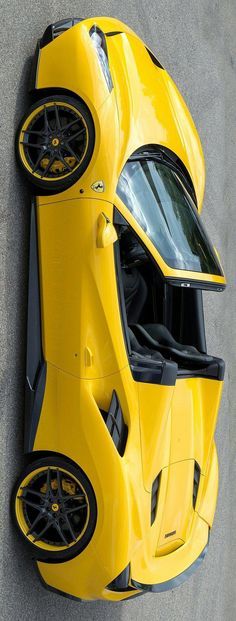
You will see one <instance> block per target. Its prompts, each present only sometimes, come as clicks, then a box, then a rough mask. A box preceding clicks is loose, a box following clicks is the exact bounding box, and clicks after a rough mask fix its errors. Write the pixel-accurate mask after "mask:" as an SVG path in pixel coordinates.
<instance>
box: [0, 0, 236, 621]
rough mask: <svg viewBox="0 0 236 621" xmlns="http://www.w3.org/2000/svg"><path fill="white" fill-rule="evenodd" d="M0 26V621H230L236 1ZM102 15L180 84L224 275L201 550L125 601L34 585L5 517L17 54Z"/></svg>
mask: <svg viewBox="0 0 236 621" xmlns="http://www.w3.org/2000/svg"><path fill="white" fill-rule="evenodd" d="M0 5H1V14H0V25H1V31H2V32H1V37H0V48H1V49H0V52H1V53H0V59H1V61H0V87H1V88H0V97H1V113H0V126H1V127H0V136H1V138H0V151H1V166H0V176H1V180H0V188H1V230H0V252H1V307H0V310H1V319H0V326H1V344H0V351H1V427H0V459H1V469H0V511H1V519H0V529H1V549H0V567H1V574H0V600H1V604H0V619H1V620H4V621H8V620H9V621H10V620H11V621H12V620H13V619H14V621H36V620H37V621H41V620H42V621H45V620H46V621H49V620H51V619H52V620H53V621H55V619H56V620H57V621H62V620H63V621H64V619H65V618H66V619H68V621H73V620H75V619H76V621H78V620H79V621H88V620H89V621H93V620H94V621H95V620H96V621H107V620H108V619H109V620H110V619H111V620H114V621H126V620H129V621H132V619H135V621H139V620H141V619H142V620H145V619H148V620H149V621H153V620H154V619H155V620H156V621H200V620H201V621H202V619H204V621H212V619H214V621H223V619H224V621H234V620H235V618H236V537H235V531H236V518H235V514H236V501H235V495H236V494H235V480H236V462H235V460H236V457H235V456H236V450H235V449H236V447H235V442H236V425H235V419H236V408H235V381H236V356H235V351H236V328H235V322H236V292H235V264H236V235H235V231H236V147H235V140H236V103H235V102H236V37H235V29H236V2H235V0H149V1H146V2H145V1H144V0H119V2H118V1H115V0H101V1H98V2H96V1H94V2H89V1H85V0H81V1H77V2H76V1H74V0H65V1H64V2H62V3H60V2H58V0H57V1H56V0H41V1H40V2H38V1H37V0H36V1H35V2H32V1H31V0H21V1H20V2H18V1H17V0H8V2H5V1H4V2H2V1H1V3H0ZM88 15H113V16H115V17H118V18H120V19H121V20H123V21H125V22H127V23H128V24H129V25H130V26H131V27H132V28H133V29H134V30H136V31H137V32H138V33H139V35H140V36H141V37H142V38H143V39H144V40H145V41H146V43H147V44H148V45H149V47H151V48H152V49H153V51H154V52H155V53H156V54H157V56H158V58H159V59H160V61H161V62H162V63H163V64H164V65H165V67H166V68H167V69H168V71H169V72H170V74H171V75H172V77H173V78H174V79H175V81H176V82H177V84H178V86H179V88H180V90H181V92H182V93H183V95H184V97H185V99H186V101H187V103H188V105H189V107H190V110H191V112H192V115H193V118H194V120H195V123H196V125H197V128H198V131H199V133H200V136H201V139H202V143H203V148H204V153H205V159H206V168H207V185H206V195H205V208H204V215H203V219H204V221H205V223H206V225H207V227H208V229H209V232H210V234H211V237H212V239H213V242H214V243H215V245H216V246H217V248H218V250H219V252H220V254H221V257H222V260H223V264H224V267H225V270H226V273H227V277H228V282H229V286H228V289H227V291H226V292H225V293H206V294H204V300H205V309H206V325H207V337H208V349H209V352H210V353H213V354H215V355H221V356H222V357H223V358H225V360H226V362H227V371H226V383H225V390H224V397H223V402H222V407H221V411H220V416H219V423H218V428H217V444H218V450H219V460H220V492H219V500H218V507H217V513H216V518H215V523H214V528H213V530H212V535H211V543H210V549H209V552H208V555H207V557H206V559H205V561H204V563H203V564H202V566H201V567H200V569H199V570H198V571H197V573H196V574H194V575H193V576H192V577H191V578H190V579H189V580H188V581H187V582H186V583H185V584H183V585H182V586H181V587H179V588H177V589H176V590H173V591H169V592H168V593H163V594H159V595H149V594H148V595H145V596H144V597H140V598H138V599H137V600H134V601H133V602H130V601H129V602H127V603H124V604H110V603H104V602H93V603H85V604H80V603H77V602H74V601H70V600H67V599H64V598H62V597H59V596H58V595H55V594H53V593H49V592H47V591H45V590H44V589H43V588H42V587H41V585H40V583H39V581H38V579H37V577H36V575H35V574H34V571H33V568H32V564H31V562H30V560H29V559H28V558H27V556H26V554H25V548H24V546H23V545H22V544H21V542H20V541H19V540H18V537H17V535H16V533H15V530H14V528H13V527H12V524H11V520H10V516H9V490H10V488H11V486H12V483H13V481H14V480H15V478H16V476H17V474H18V473H19V472H20V469H21V466H22V448H23V408H24V405H23V403H24V364H25V337H26V295H27V256H28V234H29V210H28V204H29V200H28V196H27V193H26V188H25V186H24V182H23V180H22V179H21V177H20V175H19V173H18V170H17V169H16V163H15V158H14V146H13V141H14V133H15V128H16V124H17V123H18V121H19V119H20V117H21V115H22V113H23V112H24V111H25V109H26V105H27V97H26V91H27V80H28V74H29V61H28V57H29V56H30V55H32V53H33V52H34V47H35V43H36V40H37V38H38V37H39V36H41V34H42V32H43V31H44V29H45V27H46V25H47V24H48V23H50V22H52V21H56V20H58V19H62V18H63V17H69V16H78V17H81V16H82V17H85V16H88Z"/></svg>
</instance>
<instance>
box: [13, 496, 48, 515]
mask: <svg viewBox="0 0 236 621" xmlns="http://www.w3.org/2000/svg"><path fill="white" fill-rule="evenodd" d="M17 498H18V499H19V500H22V502H24V503H25V504H26V505H29V507H33V509H37V511H40V512H42V511H43V507H40V505H36V503H35V502H32V501H31V500H28V498H24V496H17Z"/></svg>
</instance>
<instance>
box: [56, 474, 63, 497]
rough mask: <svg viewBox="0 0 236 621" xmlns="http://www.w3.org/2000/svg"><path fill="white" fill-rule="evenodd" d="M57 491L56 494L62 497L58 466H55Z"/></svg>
mask: <svg viewBox="0 0 236 621" xmlns="http://www.w3.org/2000/svg"><path fill="white" fill-rule="evenodd" d="M57 493H58V496H59V497H60V498H62V488H61V477H60V471H59V469H58V468H57Z"/></svg>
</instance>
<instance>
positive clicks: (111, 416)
mask: <svg viewBox="0 0 236 621" xmlns="http://www.w3.org/2000/svg"><path fill="white" fill-rule="evenodd" d="M101 414H102V416H103V418H104V421H105V423H106V426H107V429H108V431H109V433H110V435H111V437H112V440H113V442H114V444H115V446H116V448H117V451H118V453H119V454H120V455H121V457H122V456H123V455H124V452H125V447H126V441H127V436H128V427H127V425H126V424H125V421H124V417H123V413H122V410H121V407H120V403H119V399H118V397H117V394H116V392H115V390H114V391H113V393H112V399H111V403H110V407H109V411H108V412H104V411H103V410H101Z"/></svg>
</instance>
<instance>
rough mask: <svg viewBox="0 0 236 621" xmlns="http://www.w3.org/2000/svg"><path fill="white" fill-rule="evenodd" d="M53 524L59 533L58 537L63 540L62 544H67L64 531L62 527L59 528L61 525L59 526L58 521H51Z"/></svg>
mask: <svg viewBox="0 0 236 621" xmlns="http://www.w3.org/2000/svg"><path fill="white" fill-rule="evenodd" d="M53 526H55V528H56V529H57V532H58V534H59V535H60V537H61V539H62V541H63V542H64V544H65V545H66V546H68V545H69V542H68V541H67V539H66V537H65V535H64V533H63V532H62V529H61V527H60V524H59V522H54V523H53Z"/></svg>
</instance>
